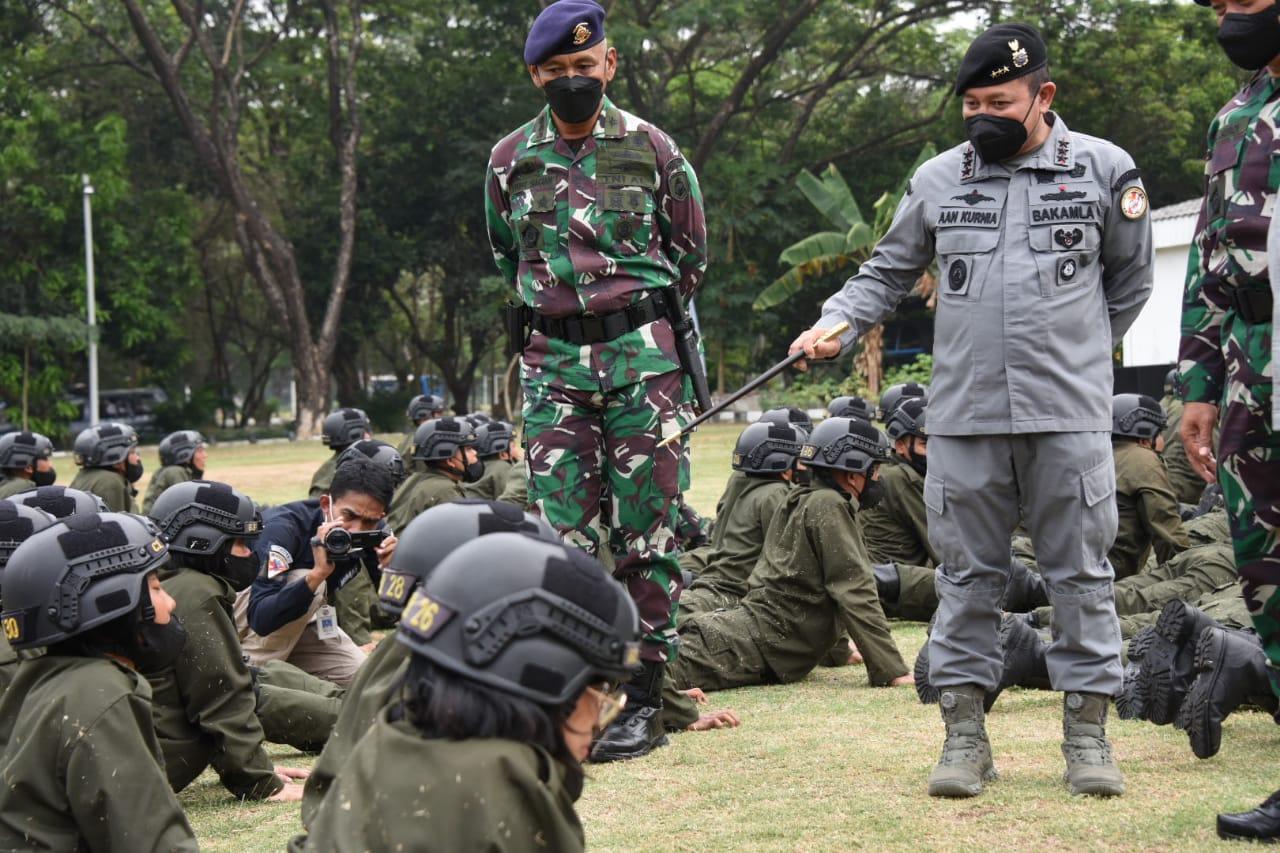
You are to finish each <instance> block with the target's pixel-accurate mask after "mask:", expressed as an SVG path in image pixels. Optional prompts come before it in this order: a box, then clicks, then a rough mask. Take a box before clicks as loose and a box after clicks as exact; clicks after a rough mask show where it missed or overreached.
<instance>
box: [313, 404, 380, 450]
mask: <svg viewBox="0 0 1280 853" xmlns="http://www.w3.org/2000/svg"><path fill="white" fill-rule="evenodd" d="M367 432H369V416H368V415H366V414H365V413H364V410H363V409H338V410H337V411H334V412H330V413H329V414H327V415H325V418H324V425H323V426H322V427H321V432H320V441H321V442H323V443H324V445H325V447H329V448H331V449H333V450H335V451H337V450H345V449H346V448H348V447H350V446H351V445H352V444H355V443H356V442H357V441H359V440H360V439H362V438H364V437H365V433H367Z"/></svg>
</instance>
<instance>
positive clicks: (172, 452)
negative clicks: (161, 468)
mask: <svg viewBox="0 0 1280 853" xmlns="http://www.w3.org/2000/svg"><path fill="white" fill-rule="evenodd" d="M208 443H209V442H207V441H205V440H204V436H203V435H201V434H200V433H198V432H196V431H195V430H193V429H180V430H178V431H177V432H171V433H169V434H168V435H166V436H165V437H164V438H162V439H160V464H161V465H190V464H191V457H193V456H195V455H196V451H197V450H199V449H200V448H201V447H204V446H205V445H206V444H208Z"/></svg>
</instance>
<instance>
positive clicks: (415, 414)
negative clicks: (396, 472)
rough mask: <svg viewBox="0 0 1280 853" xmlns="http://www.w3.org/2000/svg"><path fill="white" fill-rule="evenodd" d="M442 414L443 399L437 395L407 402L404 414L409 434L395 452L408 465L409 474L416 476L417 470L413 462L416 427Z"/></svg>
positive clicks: (416, 398)
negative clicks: (407, 421) (407, 405)
mask: <svg viewBox="0 0 1280 853" xmlns="http://www.w3.org/2000/svg"><path fill="white" fill-rule="evenodd" d="M443 414H444V397H441V396H440V395H439V394H419V395H418V396H416V397H414V398H413V399H412V400H410V401H409V407H408V408H407V409H406V410H405V413H404V415H405V417H406V418H408V420H409V424H410V427H409V432H407V433H406V434H405V436H404V438H403V439H401V441H400V446H399V447H397V448H396V451H397V452H398V453H399V454H400V456H401V458H403V459H404V460H405V461H406V462H407V463H408V466H409V471H410V472H411V473H415V474H416V473H417V472H418V470H419V466H418V464H417V463H416V462H415V461H414V460H413V434H414V433H415V432H417V431H418V427H420V426H422V425H423V424H424V423H426V422H427V421H429V420H431V419H432V418H438V417H440V416H441V415H443Z"/></svg>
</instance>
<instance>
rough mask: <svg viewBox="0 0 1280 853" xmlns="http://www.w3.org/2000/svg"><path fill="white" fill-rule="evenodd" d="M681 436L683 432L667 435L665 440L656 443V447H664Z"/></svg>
mask: <svg viewBox="0 0 1280 853" xmlns="http://www.w3.org/2000/svg"><path fill="white" fill-rule="evenodd" d="M682 435H684V432H683V431H681V432H678V433H676V434H675V435H669V436H667V437H666V438H664V439H662V441H659V442H658V447H666V446H667V445H668V444H672V443H674V442H675V441H676V439H678V438H680V436H682Z"/></svg>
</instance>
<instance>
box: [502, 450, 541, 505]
mask: <svg viewBox="0 0 1280 853" xmlns="http://www.w3.org/2000/svg"><path fill="white" fill-rule="evenodd" d="M498 500H500V501H502V502H503V503H509V504H515V505H516V506H518V507H520V508H521V509H522V510H524V511H525V512H529V511H530V510H532V509H533V504H531V503H529V469H528V468H527V467H525V464H524V463H523V462H522V463H520V464H519V465H517V466H516V467H515V469H514V470H513V471H512V472H511V474H510V476H508V477H507V485H506V488H504V489H503V490H502V494H500V495H498Z"/></svg>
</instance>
